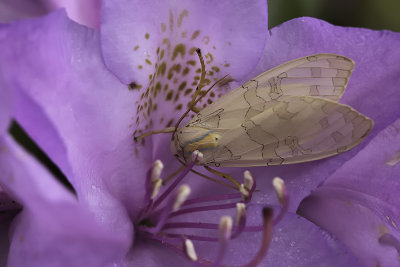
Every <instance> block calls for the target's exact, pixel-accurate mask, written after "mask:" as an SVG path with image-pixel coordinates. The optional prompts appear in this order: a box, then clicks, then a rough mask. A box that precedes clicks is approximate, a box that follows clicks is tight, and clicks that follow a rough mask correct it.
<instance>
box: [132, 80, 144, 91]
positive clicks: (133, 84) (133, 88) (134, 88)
mask: <svg viewBox="0 0 400 267" xmlns="http://www.w3.org/2000/svg"><path fill="white" fill-rule="evenodd" d="M142 87H143V86H142V85H140V84H137V83H135V82H131V83H130V84H128V88H129V90H139V89H141V88H142Z"/></svg>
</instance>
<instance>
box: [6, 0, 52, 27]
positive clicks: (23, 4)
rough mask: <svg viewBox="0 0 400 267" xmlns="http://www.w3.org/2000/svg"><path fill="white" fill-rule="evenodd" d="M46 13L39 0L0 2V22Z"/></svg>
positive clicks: (44, 6)
mask: <svg viewBox="0 0 400 267" xmlns="http://www.w3.org/2000/svg"><path fill="white" fill-rule="evenodd" d="M46 13H47V8H46V5H45V4H44V3H43V1H41V0H2V1H1V2H0V22H10V21H12V20H16V19H21V18H28V17H38V16H42V15H44V14H46Z"/></svg>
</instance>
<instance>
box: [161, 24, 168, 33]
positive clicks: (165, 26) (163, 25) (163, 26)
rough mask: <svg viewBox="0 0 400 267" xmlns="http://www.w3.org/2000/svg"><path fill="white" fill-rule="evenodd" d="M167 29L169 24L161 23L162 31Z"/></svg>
mask: <svg viewBox="0 0 400 267" xmlns="http://www.w3.org/2000/svg"><path fill="white" fill-rule="evenodd" d="M166 30H167V25H165V24H164V23H161V31H162V32H165V31H166Z"/></svg>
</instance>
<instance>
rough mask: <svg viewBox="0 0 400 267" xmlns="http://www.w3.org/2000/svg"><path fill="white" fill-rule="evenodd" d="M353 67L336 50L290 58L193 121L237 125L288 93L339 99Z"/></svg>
mask: <svg viewBox="0 0 400 267" xmlns="http://www.w3.org/2000/svg"><path fill="white" fill-rule="evenodd" d="M353 68H354V62H353V61H352V60H351V59H348V58H346V57H343V56H339V55H334V54H316V55H312V56H308V57H303V58H299V59H295V60H293V61H289V62H287V63H285V64H282V65H280V66H278V67H276V68H273V69H271V70H268V71H266V72H264V73H263V74H261V75H259V76H257V77H255V78H254V79H252V80H250V81H248V82H246V83H245V84H244V85H242V86H241V87H239V88H236V89H235V90H233V91H231V92H229V93H228V94H226V95H224V96H222V97H221V98H220V99H218V100H217V101H215V102H214V103H212V104H211V105H209V106H207V107H205V108H204V109H203V110H201V111H200V113H198V114H197V115H196V116H195V117H194V118H193V119H192V120H191V121H190V122H189V125H190V126H202V127H208V128H215V127H223V128H230V127H235V126H236V124H237V123H238V122H242V121H244V120H246V119H250V118H251V117H253V116H256V115H257V114H259V113H261V112H263V111H264V110H266V109H269V108H271V107H273V106H274V105H275V104H276V102H277V101H280V100H281V98H282V97H285V96H318V97H322V98H326V99H331V100H333V101H338V100H339V98H340V97H341V95H342V94H343V92H344V90H345V87H346V85H347V82H348V79H349V77H350V75H351V72H352V70H353ZM221 117H223V119H222V120H221ZM221 122H222V124H221Z"/></svg>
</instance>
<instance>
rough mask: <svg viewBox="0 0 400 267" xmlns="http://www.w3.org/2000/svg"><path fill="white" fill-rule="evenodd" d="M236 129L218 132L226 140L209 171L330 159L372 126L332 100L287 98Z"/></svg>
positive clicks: (358, 140) (353, 144)
mask: <svg viewBox="0 0 400 267" xmlns="http://www.w3.org/2000/svg"><path fill="white" fill-rule="evenodd" d="M219 116H221V115H219ZM221 122H222V121H220V123H221ZM237 125H238V126H237V127H235V128H228V129H227V128H221V127H220V128H219V129H218V128H217V129H216V130H217V131H220V132H223V135H222V139H221V140H220V142H219V146H218V148H217V149H216V150H214V151H213V157H212V160H210V161H209V162H207V163H205V164H206V165H216V166H263V165H279V164H291V163H299V162H306V161H312V160H317V159H321V158H326V157H329V156H333V155H335V154H338V153H341V152H344V151H347V150H349V149H351V148H353V147H354V146H356V145H358V144H359V143H360V142H361V141H362V140H363V139H364V137H366V136H367V135H368V133H369V132H370V130H371V129H372V127H373V121H372V120H371V119H369V118H367V117H366V116H364V115H362V114H360V113H359V112H357V111H356V110H354V109H353V108H351V107H349V106H347V105H343V104H339V103H337V102H334V101H331V100H327V99H323V98H317V97H296V96H285V97H282V98H281V100H280V101H275V105H274V106H272V107H270V108H268V109H266V110H264V111H263V112H261V113H259V114H257V115H255V116H253V117H252V118H250V119H246V120H242V121H241V122H240V123H237Z"/></svg>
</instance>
